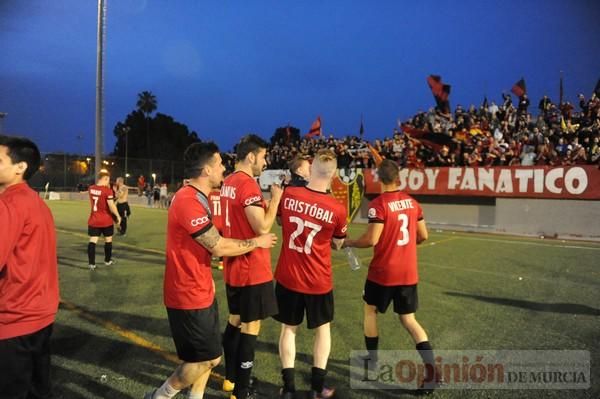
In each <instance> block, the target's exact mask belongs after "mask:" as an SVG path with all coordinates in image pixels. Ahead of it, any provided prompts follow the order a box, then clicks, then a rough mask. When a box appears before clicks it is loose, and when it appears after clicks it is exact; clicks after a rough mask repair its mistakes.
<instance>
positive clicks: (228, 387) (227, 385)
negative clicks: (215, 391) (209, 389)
mask: <svg viewBox="0 0 600 399" xmlns="http://www.w3.org/2000/svg"><path fill="white" fill-rule="evenodd" d="M233 388H235V384H234V383H233V382H231V381H229V380H228V379H225V380H223V386H222V387H221V389H222V390H223V392H233Z"/></svg>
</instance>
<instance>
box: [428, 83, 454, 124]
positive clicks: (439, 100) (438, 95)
mask: <svg viewBox="0 0 600 399" xmlns="http://www.w3.org/2000/svg"><path fill="white" fill-rule="evenodd" d="M427 84H428V85H429V88H430V89H431V94H433V97H434V98H435V102H436V104H437V109H438V110H439V111H440V112H442V113H445V114H447V113H449V112H450V102H449V101H448V96H449V95H450V87H451V86H450V85H447V84H444V83H443V82H442V77H441V76H439V75H429V76H428V77H427Z"/></svg>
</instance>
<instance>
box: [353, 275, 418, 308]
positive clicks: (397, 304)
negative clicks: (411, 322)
mask: <svg viewBox="0 0 600 399" xmlns="http://www.w3.org/2000/svg"><path fill="white" fill-rule="evenodd" d="M363 299H364V301H365V302H366V303H367V305H371V306H376V307H377V311H378V312H379V313H385V311H386V310H387V308H388V306H390V302H391V301H392V299H393V300H394V312H395V313H397V314H409V313H415V312H416V311H417V308H418V307H419V296H418V294H417V285H416V284H415V285H394V286H385V285H379V284H377V283H374V282H372V281H370V280H367V281H366V282H365V290H364V293H363Z"/></svg>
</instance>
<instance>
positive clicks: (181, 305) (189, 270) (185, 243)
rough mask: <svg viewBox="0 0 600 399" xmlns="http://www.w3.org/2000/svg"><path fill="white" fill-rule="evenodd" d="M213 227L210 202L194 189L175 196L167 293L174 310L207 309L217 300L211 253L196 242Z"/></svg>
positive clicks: (170, 217)
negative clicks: (197, 238)
mask: <svg viewBox="0 0 600 399" xmlns="http://www.w3.org/2000/svg"><path fill="white" fill-rule="evenodd" d="M211 227H212V223H211V220H210V213H209V208H208V199H207V198H206V196H205V195H204V194H203V193H202V192H200V191H198V190H197V189H196V188H195V187H193V186H191V185H190V186H185V187H183V188H181V189H179V191H177V193H176V194H175V197H173V201H172V202H171V207H170V208H169V212H168V222H167V262H166V268H165V279H164V284H163V294H164V300H165V306H166V307H168V308H171V309H205V308H207V307H209V306H210V305H212V303H213V301H214V299H215V286H214V281H213V278H212V273H211V265H210V259H211V254H210V252H209V251H208V250H207V249H206V248H204V247H203V246H202V245H201V244H200V243H199V242H197V241H196V240H195V238H196V237H198V236H199V235H201V234H203V233H205V232H207V231H208V230H209V229H210V228H211Z"/></svg>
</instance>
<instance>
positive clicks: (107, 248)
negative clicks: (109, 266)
mask: <svg viewBox="0 0 600 399" xmlns="http://www.w3.org/2000/svg"><path fill="white" fill-rule="evenodd" d="M111 259H112V242H105V243H104V261H105V262H108V261H110V260H111Z"/></svg>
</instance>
